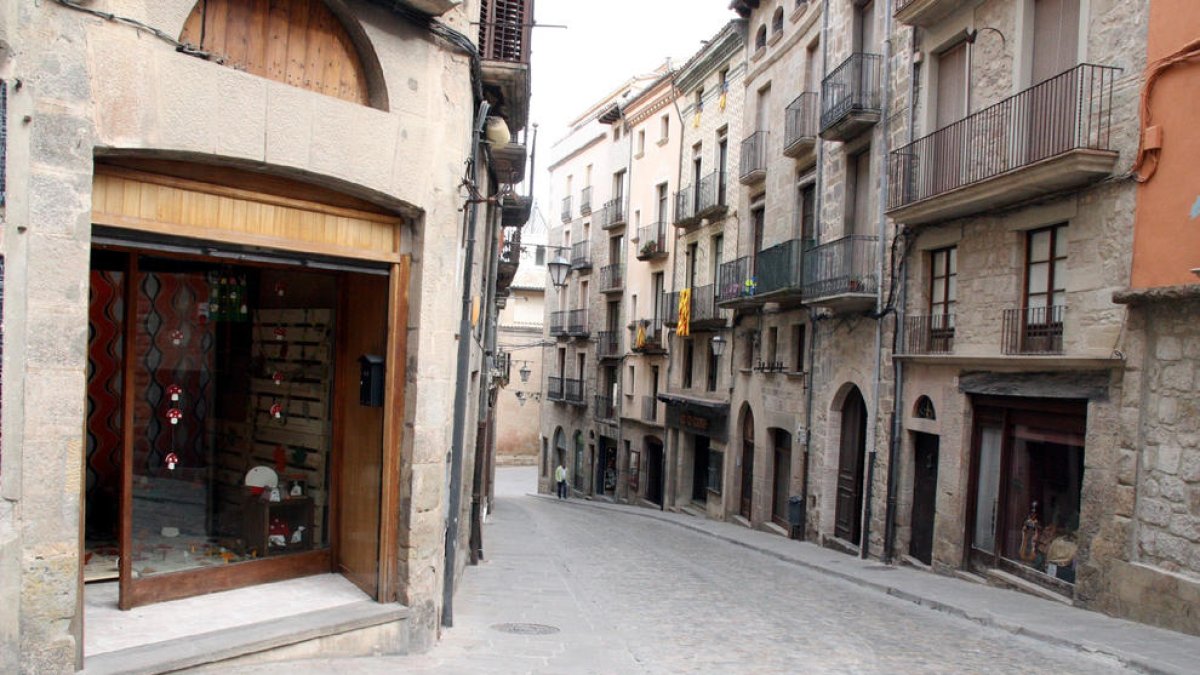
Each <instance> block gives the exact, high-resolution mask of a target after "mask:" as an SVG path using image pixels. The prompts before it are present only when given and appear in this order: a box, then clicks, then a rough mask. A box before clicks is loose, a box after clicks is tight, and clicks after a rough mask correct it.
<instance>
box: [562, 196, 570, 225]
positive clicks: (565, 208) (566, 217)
mask: <svg viewBox="0 0 1200 675" xmlns="http://www.w3.org/2000/svg"><path fill="white" fill-rule="evenodd" d="M562 221H563V222H564V223H569V222H571V198H570V197H563V201H562Z"/></svg>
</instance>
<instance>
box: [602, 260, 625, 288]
mask: <svg viewBox="0 0 1200 675" xmlns="http://www.w3.org/2000/svg"><path fill="white" fill-rule="evenodd" d="M623 288H625V265H623V264H621V263H614V264H612V265H605V266H604V267H601V268H600V290H601V291H603V292H611V291H619V290H621V289H623Z"/></svg>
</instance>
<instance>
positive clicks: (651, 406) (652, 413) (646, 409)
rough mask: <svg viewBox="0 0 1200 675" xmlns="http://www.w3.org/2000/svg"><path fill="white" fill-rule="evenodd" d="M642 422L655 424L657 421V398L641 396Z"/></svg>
mask: <svg viewBox="0 0 1200 675" xmlns="http://www.w3.org/2000/svg"><path fill="white" fill-rule="evenodd" d="M642 421H643V422H657V421H658V397H657V396H643V397H642Z"/></svg>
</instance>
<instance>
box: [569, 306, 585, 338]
mask: <svg viewBox="0 0 1200 675" xmlns="http://www.w3.org/2000/svg"><path fill="white" fill-rule="evenodd" d="M567 332H568V333H570V334H571V335H587V334H588V311H587V310H586V309H572V310H570V311H569V312H568V313H567Z"/></svg>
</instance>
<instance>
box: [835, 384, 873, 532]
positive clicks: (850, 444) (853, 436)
mask: <svg viewBox="0 0 1200 675" xmlns="http://www.w3.org/2000/svg"><path fill="white" fill-rule="evenodd" d="M866 450H867V404H866V402H865V401H863V397H862V393H861V392H860V391H859V390H858V387H854V386H851V388H850V391H849V393H847V394H846V398H845V400H844V401H843V402H842V435H841V446H840V448H839V459H838V474H837V509H836V516H835V522H834V534H835V535H837V536H838V537H840V538H842V539H845V540H846V541H849V542H851V543H853V544H856V545H857V544H859V543H860V542H859V539H861V537H862V517H861V514H862V506H863V493H862V483H863V466H864V464H865V462H864V461H863V460H864V455H865V454H866Z"/></svg>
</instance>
